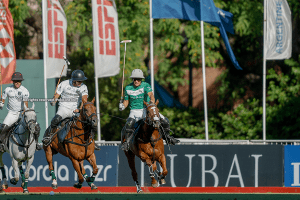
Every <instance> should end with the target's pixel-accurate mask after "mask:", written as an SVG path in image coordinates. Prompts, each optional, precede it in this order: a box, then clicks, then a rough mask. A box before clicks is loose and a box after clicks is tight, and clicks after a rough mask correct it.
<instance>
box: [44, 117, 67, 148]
mask: <svg viewBox="0 0 300 200" xmlns="http://www.w3.org/2000/svg"><path fill="white" fill-rule="evenodd" d="M61 120H62V117H61V116H60V115H55V116H54V117H53V119H52V121H51V125H50V127H48V128H47V130H46V131H45V134H44V137H43V140H42V142H43V144H44V146H48V145H49V144H50V142H51V139H52V136H53V135H54V133H55V131H56V128H57V126H58V124H59V122H60V121H61Z"/></svg>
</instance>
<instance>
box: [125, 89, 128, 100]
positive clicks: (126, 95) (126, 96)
mask: <svg viewBox="0 0 300 200" xmlns="http://www.w3.org/2000/svg"><path fill="white" fill-rule="evenodd" d="M128 99H129V97H128V93H127V90H126V87H125V95H124V100H128Z"/></svg>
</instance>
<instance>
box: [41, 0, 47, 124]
mask: <svg viewBox="0 0 300 200" xmlns="http://www.w3.org/2000/svg"><path fill="white" fill-rule="evenodd" d="M42 10H43V15H42V16H43V60H44V95H45V121H46V129H47V128H48V102H47V100H46V99H47V67H46V65H47V62H46V58H47V53H46V52H47V47H46V41H47V38H46V36H47V35H46V31H47V30H46V25H47V17H46V15H47V13H48V12H47V0H43V2H42Z"/></svg>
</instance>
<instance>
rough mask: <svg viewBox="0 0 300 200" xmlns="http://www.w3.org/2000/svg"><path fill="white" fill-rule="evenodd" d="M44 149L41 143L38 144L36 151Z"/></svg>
mask: <svg viewBox="0 0 300 200" xmlns="http://www.w3.org/2000/svg"><path fill="white" fill-rule="evenodd" d="M42 149H43V145H40V144H39V143H36V147H35V150H37V151H39V150H42Z"/></svg>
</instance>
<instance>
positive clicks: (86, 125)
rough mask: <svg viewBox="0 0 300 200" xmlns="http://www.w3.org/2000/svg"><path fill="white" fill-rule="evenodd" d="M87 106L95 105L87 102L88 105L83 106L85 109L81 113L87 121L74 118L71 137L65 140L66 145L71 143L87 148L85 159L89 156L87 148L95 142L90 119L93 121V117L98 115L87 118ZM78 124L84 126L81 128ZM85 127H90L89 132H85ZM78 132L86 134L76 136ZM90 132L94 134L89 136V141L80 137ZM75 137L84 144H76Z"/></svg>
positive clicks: (93, 114)
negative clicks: (85, 110)
mask: <svg viewBox="0 0 300 200" xmlns="http://www.w3.org/2000/svg"><path fill="white" fill-rule="evenodd" d="M86 104H93V103H91V102H87V103H84V104H83V108H82V110H81V112H82V114H81V115H83V116H84V117H85V118H86V119H85V120H80V119H78V118H74V119H75V120H74V121H73V122H72V124H71V128H70V131H71V137H70V138H66V139H65V142H66V143H71V144H75V145H78V146H83V147H85V156H84V157H85V158H86V155H87V148H88V146H89V145H90V144H91V143H92V142H93V138H94V134H93V130H92V128H91V122H90V121H91V120H90V121H89V119H92V117H93V116H95V115H96V114H95V113H92V114H91V115H90V116H87V114H86V112H84V106H85V105H86ZM77 122H80V123H81V124H82V128H79V127H78V126H77ZM85 127H88V130H87V131H84V128H85ZM74 129H75V130H74ZM76 130H83V131H84V132H83V133H82V134H76ZM90 132H92V133H91V134H89V135H88V139H87V140H84V139H82V138H80V136H82V135H85V134H87V133H90ZM75 137H76V138H78V139H79V140H80V141H81V142H82V144H80V143H78V142H74V138H75Z"/></svg>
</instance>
